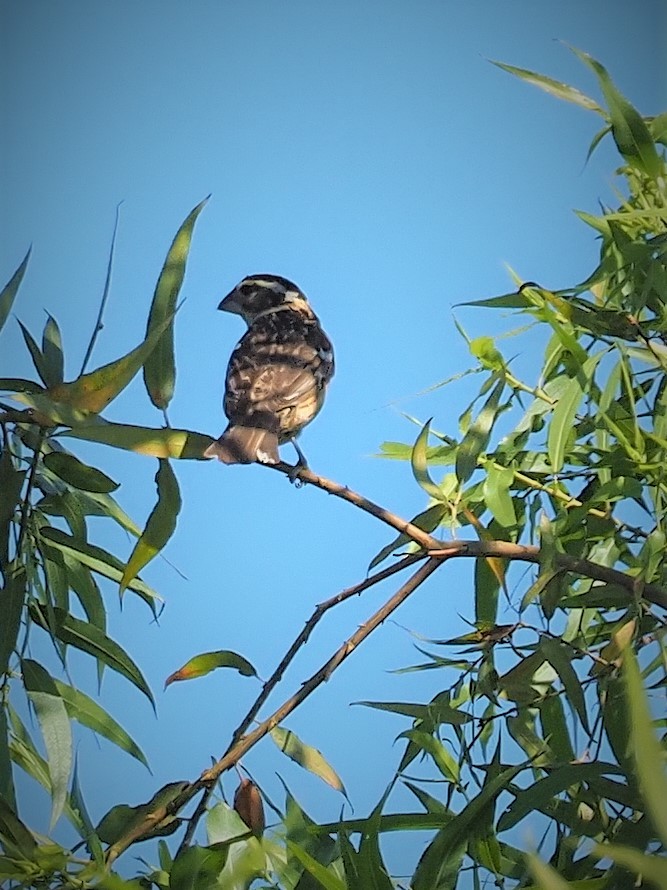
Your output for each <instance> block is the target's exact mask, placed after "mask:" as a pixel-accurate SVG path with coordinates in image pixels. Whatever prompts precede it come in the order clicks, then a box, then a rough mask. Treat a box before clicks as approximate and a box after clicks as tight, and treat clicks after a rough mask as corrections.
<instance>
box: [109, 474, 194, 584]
mask: <svg viewBox="0 0 667 890" xmlns="http://www.w3.org/2000/svg"><path fill="white" fill-rule="evenodd" d="M155 484H156V486H157V503H156V505H155V506H154V507H153V509H152V511H151V514H150V516H149V517H148V521H147V522H146V528H145V529H144V531H143V532H142V535H141V537H140V538H139V540H138V541H137V543H136V544H135V546H134V549H133V551H132V554H131V555H130V558H129V560H128V561H127V565H126V566H125V569H124V571H123V577H122V578H121V582H120V592H121V594H122V593H123V591H124V590H125V588H126V587H127V586H128V584H129V583H130V582H131V581H133V580H134V578H135V577H136V576H137V575H138V573H139V572H140V571H141V570H142V569H143V567H144V566H145V565H146V564H147V563H148V562H150V560H151V559H153V558H154V557H155V556H156V555H157V554H158V553H159V552H160V551H161V550H162V548H163V547H164V546H165V544H166V543H167V541H168V540H169V538H171V536H172V535H173V533H174V530H175V528H176V521H177V519H178V514H179V512H180V510H181V494H180V491H179V489H178V482H177V480H176V476H175V475H174V471H173V470H172V468H171V465H170V463H169V461H168V460H160V462H159V466H158V470H157V473H156V474H155Z"/></svg>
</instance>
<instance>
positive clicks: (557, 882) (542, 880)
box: [526, 853, 606, 890]
mask: <svg viewBox="0 0 667 890" xmlns="http://www.w3.org/2000/svg"><path fill="white" fill-rule="evenodd" d="M526 860H527V862H528V868H529V869H530V872H531V874H532V876H533V877H534V878H535V880H536V881H537V885H536V886H537V887H539V888H540V890H573V888H574V885H573V884H571V883H570V882H569V881H566V880H565V879H564V878H561V876H560V875H559V874H558V872H557V871H555V870H554V869H553V868H551V866H550V865H547V863H546V862H542V860H541V859H540V857H539V856H536V855H535V854H534V853H527V854H526ZM575 883H578V882H575ZM605 883H606V879H605ZM603 886H604V885H603Z"/></svg>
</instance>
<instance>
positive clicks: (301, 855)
mask: <svg viewBox="0 0 667 890" xmlns="http://www.w3.org/2000/svg"><path fill="white" fill-rule="evenodd" d="M286 845H287V849H288V851H289V852H290V854H291V855H292V856H294V857H295V858H296V859H298V860H299V862H300V863H301V865H303V867H304V868H305V869H306V870H307V871H308V873H309V874H311V875H312V876H313V877H314V878H315V879H316V880H317V881H318V883H319V884H321V886H322V887H324V890H348V885H347V883H346V882H344V881H342V880H341V879H340V878H338V877H336V875H335V874H334V873H333V872H332V871H331V870H330V869H329V868H327V867H326V866H324V865H322V864H321V863H319V862H318V861H317V859H313V857H312V856H311V855H310V853H307V852H306V851H305V850H304V849H303V847H301V846H300V845H299V844H296V843H294V841H290V840H288V841H287V843H286Z"/></svg>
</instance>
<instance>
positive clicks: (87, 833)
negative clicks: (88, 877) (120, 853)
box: [70, 761, 104, 867]
mask: <svg viewBox="0 0 667 890" xmlns="http://www.w3.org/2000/svg"><path fill="white" fill-rule="evenodd" d="M70 803H71V806H72V809H73V810H75V812H76V813H77V814H78V816H79V819H80V820H81V825H82V826H83V829H84V831H83V835H82V840H84V841H85V842H86V846H87V847H88V849H89V850H90V854H91V856H92V857H93V859H94V860H95V862H96V863H97V865H99V866H101V867H104V851H103V850H102V844H101V843H100V839H99V837H98V836H97V833H96V832H95V828H94V826H93V823H92V821H91V818H90V816H89V814H88V809H87V807H86V804H85V802H84V799H83V794H82V792H81V786H80V785H79V770H78V764H77V763H76V761H75V763H74V774H73V776H72V791H71V794H70Z"/></svg>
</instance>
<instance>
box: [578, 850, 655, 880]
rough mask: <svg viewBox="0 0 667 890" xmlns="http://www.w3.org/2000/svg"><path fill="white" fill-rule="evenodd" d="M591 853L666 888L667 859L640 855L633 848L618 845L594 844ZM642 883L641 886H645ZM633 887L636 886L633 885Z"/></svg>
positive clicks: (639, 852)
mask: <svg viewBox="0 0 667 890" xmlns="http://www.w3.org/2000/svg"><path fill="white" fill-rule="evenodd" d="M593 852H594V853H595V855H596V856H599V857H600V859H611V860H612V862H616V863H617V864H618V865H620V866H622V867H623V868H626V869H628V871H631V872H634V873H635V874H637V875H641V876H642V878H643V879H644V881H646V880H648V881H651V883H652V884H653V885H654V886H655V887H656V888H659V887H667V859H665V858H664V856H659V855H650V854H648V853H642V852H641V851H640V850H637V849H636V848H635V847H622V846H621V845H620V844H596V845H595V847H594V848H593ZM644 881H642V886H645V884H644ZM634 886H637V885H636V884H634Z"/></svg>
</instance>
